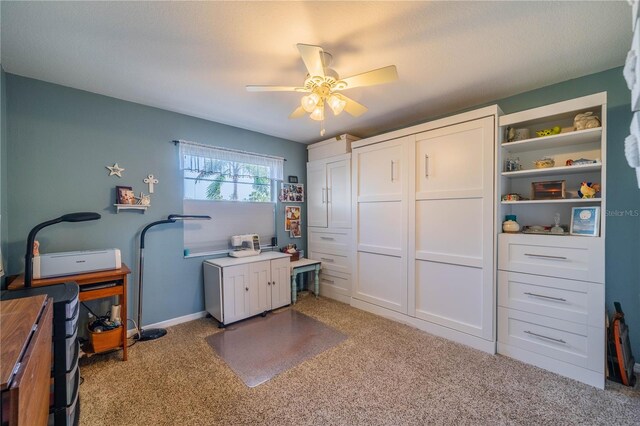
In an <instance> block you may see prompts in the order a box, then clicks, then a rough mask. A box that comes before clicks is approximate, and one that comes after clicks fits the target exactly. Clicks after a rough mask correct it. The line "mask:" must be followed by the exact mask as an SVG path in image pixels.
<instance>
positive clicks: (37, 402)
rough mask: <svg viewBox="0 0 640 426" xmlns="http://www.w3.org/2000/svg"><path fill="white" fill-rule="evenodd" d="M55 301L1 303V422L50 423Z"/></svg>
mask: <svg viewBox="0 0 640 426" xmlns="http://www.w3.org/2000/svg"><path fill="white" fill-rule="evenodd" d="M52 305H53V303H52V299H47V296H45V295H39V296H33V297H24V298H22V299H15V300H7V301H2V302H0V321H1V322H2V333H1V334H0V390H1V394H2V396H1V397H2V412H1V413H0V422H1V423H2V424H3V425H4V424H7V423H8V424H9V425H10V426H23V425H24V426H27V425H29V426H31V425H37V426H45V425H46V424H47V420H48V419H49V385H50V383H51V382H50V374H51V335H52V312H53V309H52Z"/></svg>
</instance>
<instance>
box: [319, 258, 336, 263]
mask: <svg viewBox="0 0 640 426" xmlns="http://www.w3.org/2000/svg"><path fill="white" fill-rule="evenodd" d="M320 260H322V261H324V262H329V263H333V259H329V258H328V257H321V258H320Z"/></svg>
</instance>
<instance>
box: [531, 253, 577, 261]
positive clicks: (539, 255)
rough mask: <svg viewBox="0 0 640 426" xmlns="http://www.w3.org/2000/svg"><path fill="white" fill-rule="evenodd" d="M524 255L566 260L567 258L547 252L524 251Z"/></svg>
mask: <svg viewBox="0 0 640 426" xmlns="http://www.w3.org/2000/svg"><path fill="white" fill-rule="evenodd" d="M524 255H525V256H529V257H542V258H544V259H555V260H567V258H566V257H564V256H549V255H548V254H532V253H525V254H524Z"/></svg>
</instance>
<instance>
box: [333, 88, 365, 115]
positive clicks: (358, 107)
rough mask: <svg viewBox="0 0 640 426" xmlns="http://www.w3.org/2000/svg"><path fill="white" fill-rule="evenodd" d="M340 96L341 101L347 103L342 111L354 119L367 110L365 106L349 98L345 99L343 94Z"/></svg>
mask: <svg viewBox="0 0 640 426" xmlns="http://www.w3.org/2000/svg"><path fill="white" fill-rule="evenodd" d="M340 96H341V97H342V99H343V100H345V101H347V104H346V105H345V106H344V110H345V111H346V112H347V113H349V114H351V115H353V116H354V117H359V116H361V115H362V114H364V113H365V112H367V111H368V110H369V109H368V108H367V107H366V106H364V105H362V104H361V103H358V102H356V101H354V100H353V99H351V98H347V97H346V96H345V95H343V94H340Z"/></svg>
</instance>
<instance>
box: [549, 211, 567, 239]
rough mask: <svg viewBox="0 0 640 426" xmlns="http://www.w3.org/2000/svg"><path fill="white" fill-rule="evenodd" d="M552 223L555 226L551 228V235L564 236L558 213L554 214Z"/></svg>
mask: <svg viewBox="0 0 640 426" xmlns="http://www.w3.org/2000/svg"><path fill="white" fill-rule="evenodd" d="M553 221H554V222H555V226H554V227H553V228H551V231H550V232H551V233H552V234H564V229H563V228H562V226H560V213H556V214H555V216H554V217H553Z"/></svg>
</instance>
